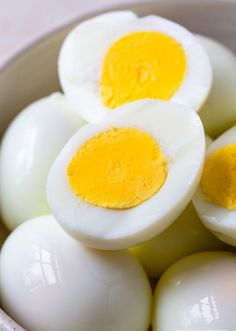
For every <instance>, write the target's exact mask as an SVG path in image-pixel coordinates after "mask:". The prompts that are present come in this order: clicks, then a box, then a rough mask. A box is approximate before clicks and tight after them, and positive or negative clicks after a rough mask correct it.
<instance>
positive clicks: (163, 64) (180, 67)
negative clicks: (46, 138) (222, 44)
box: [58, 11, 212, 122]
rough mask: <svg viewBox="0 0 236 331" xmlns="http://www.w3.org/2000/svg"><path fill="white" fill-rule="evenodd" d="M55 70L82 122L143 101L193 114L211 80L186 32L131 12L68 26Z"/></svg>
mask: <svg viewBox="0 0 236 331" xmlns="http://www.w3.org/2000/svg"><path fill="white" fill-rule="evenodd" d="M58 71H59V78H60V82H61V85H62V88H63V90H64V92H65V94H66V95H67V96H68V98H69V99H70V100H71V102H72V103H73V104H74V105H75V108H76V109H77V111H78V112H79V114H80V115H81V116H82V117H83V118H84V119H86V120H87V121H88V122H99V121H100V120H102V119H103V118H104V117H105V116H106V115H107V114H109V113H110V112H111V111H112V110H114V109H116V108H117V107H118V106H121V105H123V104H125V103H128V102H132V101H135V100H140V99H145V98H150V99H160V100H171V101H173V102H176V103H180V104H184V105H186V106H189V107H191V108H193V109H195V110H198V109H199V108H200V106H201V105H202V103H203V102H204V101H205V99H206V97H207V95H208V93H209V90H210V87H211V80H212V70H211V66H210V62H209V59H208V56H207V54H206V52H205V50H204V49H203V47H202V46H201V44H200V43H199V41H198V40H197V38H195V37H194V36H193V35H192V34H191V33H190V32H189V31H188V30H186V29H185V28H184V27H182V26H180V25H178V24H176V23H174V22H171V21H169V20H166V19H164V18H161V17H158V16H154V15H151V16H146V17H138V16H137V15H136V14H134V13H133V12H131V11H118V12H110V13H106V14H103V15H99V16H97V17H94V18H92V19H89V20H87V21H84V22H83V23H81V24H79V25H78V26H77V27H76V28H74V29H73V30H72V31H71V32H70V33H69V35H68V36H67V37H66V39H65V41H64V43H63V45H62V48H61V51H60V56H59V61H58Z"/></svg>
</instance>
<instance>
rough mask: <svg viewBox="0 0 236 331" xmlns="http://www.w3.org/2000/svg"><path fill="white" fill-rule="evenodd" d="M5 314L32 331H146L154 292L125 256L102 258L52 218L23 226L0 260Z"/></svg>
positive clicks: (137, 266) (108, 254)
mask: <svg viewBox="0 0 236 331" xmlns="http://www.w3.org/2000/svg"><path fill="white" fill-rule="evenodd" d="M0 295H1V301H2V304H3V307H4V309H5V310H6V311H7V312H8V313H9V315H10V316H12V317H13V318H14V319H16V321H17V322H18V323H19V324H21V325H22V326H23V327H24V328H26V329H27V330H30V331H65V330H67V331H78V330H79V331H88V330H96V331H131V330H135V331H147V329H148V326H149V324H150V310H151V290H150V285H149V282H148V279H147V277H146V275H145V273H144V271H143V269H142V267H141V266H140V264H139V263H138V262H137V261H136V259H134V258H133V257H132V255H131V254H130V253H129V252H127V251H119V252H101V251H100V252H99V251H93V250H90V249H87V248H85V247H83V246H82V245H81V244H79V243H78V242H77V241H75V240H73V239H72V238H71V237H70V236H68V235H67V234H66V233H65V232H64V231H63V230H62V229H61V227H60V226H59V225H58V224H57V222H56V221H55V219H54V218H53V217H52V216H44V217H41V218H37V219H33V220H30V221H28V222H25V223H24V224H22V225H21V226H19V227H18V228H17V229H16V230H15V231H14V232H13V233H12V234H11V235H10V237H9V238H8V239H7V241H6V242H5V244H4V246H3V248H2V252H1V257H0Z"/></svg>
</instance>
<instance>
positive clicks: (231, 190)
mask: <svg viewBox="0 0 236 331" xmlns="http://www.w3.org/2000/svg"><path fill="white" fill-rule="evenodd" d="M201 189H202V191H203V193H204V194H205V196H206V198H207V200H208V201H209V202H212V203H215V204H217V205H219V206H221V207H223V208H226V209H229V210H232V209H235V208H236V144H230V145H226V146H224V147H222V148H219V149H218V150H216V151H215V152H213V153H212V154H211V155H210V156H209V158H208V159H207V160H206V164H205V167H204V171H203V176H202V179H201Z"/></svg>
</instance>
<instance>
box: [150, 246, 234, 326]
mask: <svg viewBox="0 0 236 331" xmlns="http://www.w3.org/2000/svg"><path fill="white" fill-rule="evenodd" d="M235 278H236V256H235V254H232V253H228V252H205V253H198V254H195V255H190V256H188V257H186V258H184V259H182V260H180V261H178V262H176V263H175V264H174V265H172V266H171V267H170V268H169V269H168V270H167V271H166V272H165V273H164V275H163V276H162V277H161V279H160V281H159V283H158V285H157V288H156V290H155V300H154V311H153V313H154V315H153V316H154V319H153V330H154V331H157V330H158V331H159V330H161V331H170V330H171V331H172V330H186V331H187V330H189V331H190V330H199V331H200V330H205V331H215V330H218V331H220V330H221V331H226V330H227V331H234V330H235V325H236V315H235V309H234V307H235V297H236V282H235Z"/></svg>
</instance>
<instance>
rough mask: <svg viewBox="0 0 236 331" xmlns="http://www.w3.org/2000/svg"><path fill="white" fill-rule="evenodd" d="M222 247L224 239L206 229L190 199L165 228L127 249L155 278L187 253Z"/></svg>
mask: <svg viewBox="0 0 236 331" xmlns="http://www.w3.org/2000/svg"><path fill="white" fill-rule="evenodd" d="M223 248H224V244H223V242H222V241H220V240H218V239H217V238H216V237H215V236H213V235H212V234H211V232H210V231H208V230H207V229H206V227H205V226H204V225H203V224H202V222H201V221H200V219H199V218H198V216H197V214H196V211H195V209H194V207H193V205H192V203H190V204H189V205H188V206H187V208H186V209H185V210H184V211H183V213H182V214H181V215H180V216H179V217H178V218H177V220H176V221H175V222H174V223H173V224H172V225H171V226H170V227H169V228H168V229H167V230H165V231H164V232H163V233H161V234H160V235H159V236H157V237H155V238H153V239H152V240H149V241H147V242H145V243H144V244H142V245H139V246H136V247H134V248H132V249H131V250H130V251H131V253H132V254H134V255H135V256H136V257H137V258H138V259H139V261H140V262H141V264H142V265H143V267H144V269H145V270H146V272H147V274H148V276H149V277H153V278H158V277H160V276H161V275H162V274H163V272H164V271H165V270H166V269H167V268H168V267H170V266H171V265H172V264H173V263H174V262H176V261H177V260H179V259H181V258H183V257H185V256H187V255H190V254H193V253H197V252H201V251H210V250H222V249H223Z"/></svg>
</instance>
